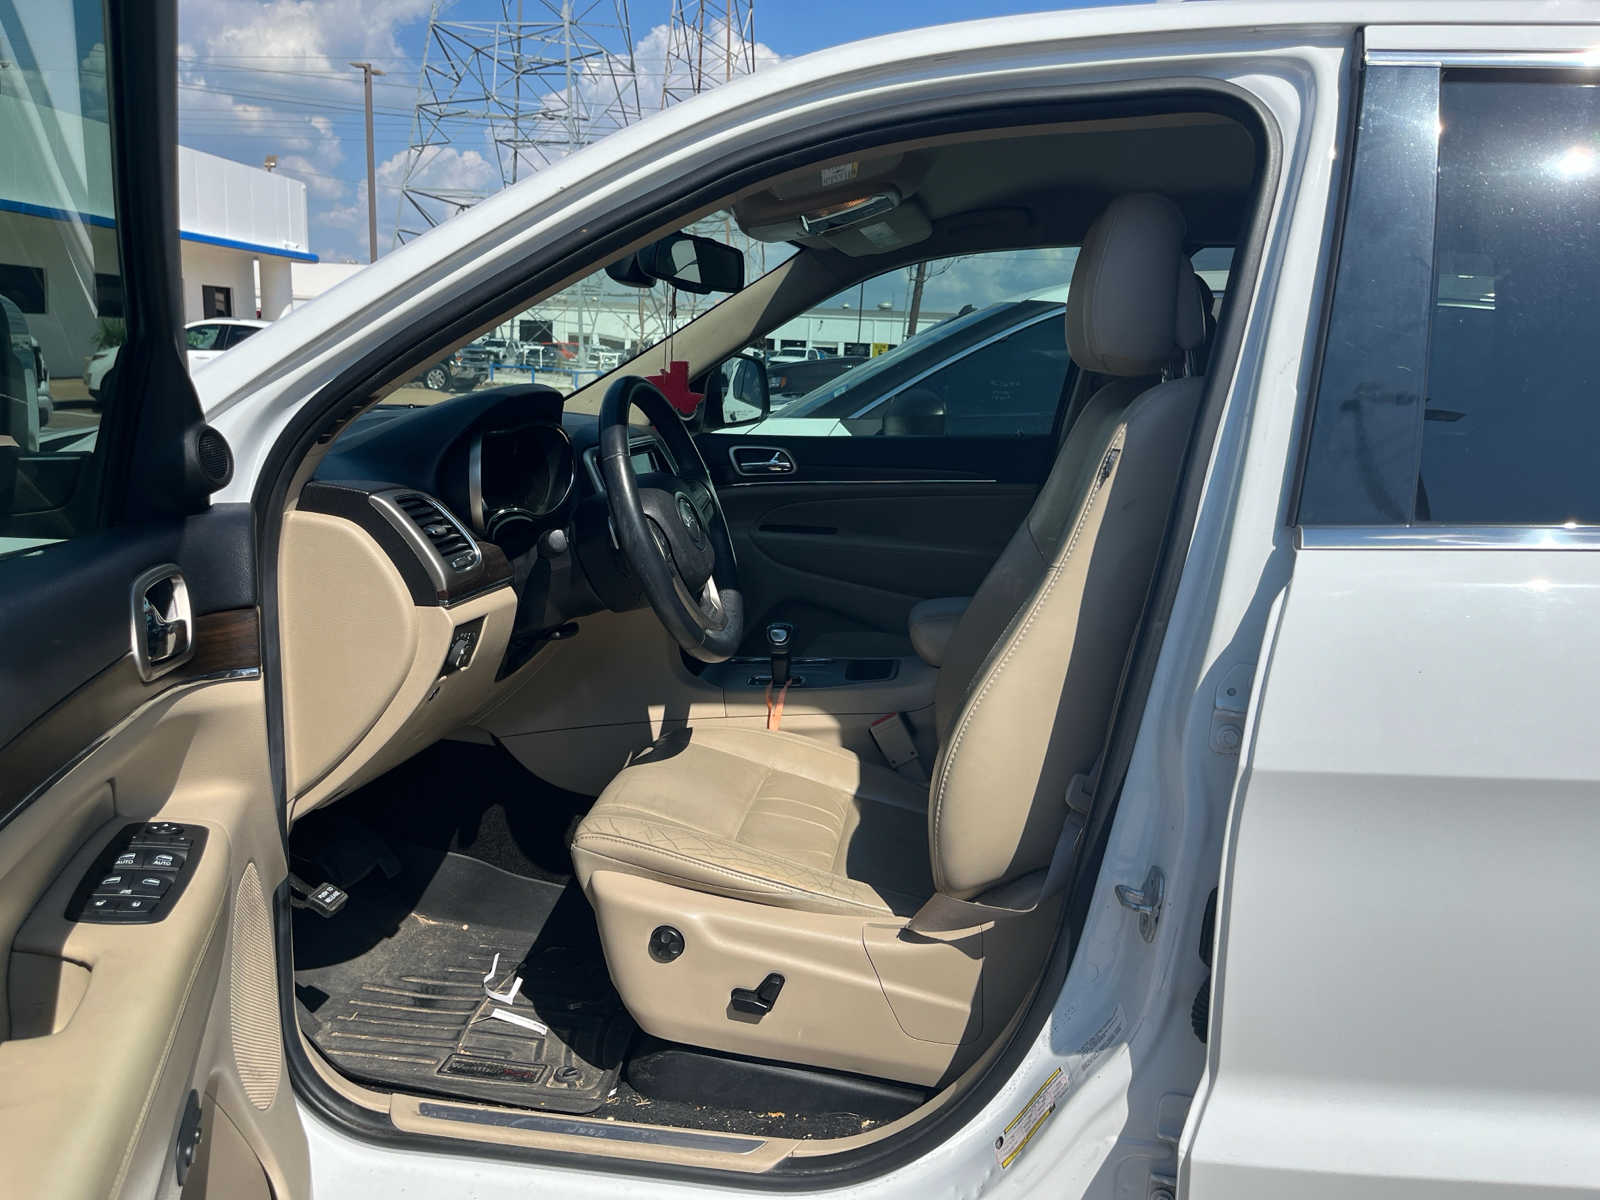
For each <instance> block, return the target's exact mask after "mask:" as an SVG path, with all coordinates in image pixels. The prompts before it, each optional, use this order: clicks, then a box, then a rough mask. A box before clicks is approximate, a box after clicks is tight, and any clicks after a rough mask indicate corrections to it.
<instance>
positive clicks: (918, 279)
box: [906, 260, 928, 337]
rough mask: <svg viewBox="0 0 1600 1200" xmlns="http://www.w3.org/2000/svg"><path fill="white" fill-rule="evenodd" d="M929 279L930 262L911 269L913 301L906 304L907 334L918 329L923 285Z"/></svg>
mask: <svg viewBox="0 0 1600 1200" xmlns="http://www.w3.org/2000/svg"><path fill="white" fill-rule="evenodd" d="M927 281H928V264H927V262H926V260H924V261H923V262H919V263H918V264H917V265H916V266H915V267H913V268H912V271H911V303H910V304H908V305H907V306H906V336H907V337H910V336H911V335H912V334H914V333H915V332H916V331H917V317H918V316H920V315H921V313H922V285H923V284H924V283H926V282H927Z"/></svg>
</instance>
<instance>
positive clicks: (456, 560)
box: [394, 492, 479, 571]
mask: <svg viewBox="0 0 1600 1200" xmlns="http://www.w3.org/2000/svg"><path fill="white" fill-rule="evenodd" d="M394 502H395V504H396V505H397V506H398V507H399V509H400V511H401V512H403V513H405V514H406V516H408V517H410V518H411V519H412V520H413V521H415V522H416V525H417V528H418V529H420V530H422V536H423V537H425V538H427V539H428V541H429V542H430V543H431V544H432V545H433V548H434V549H435V550H436V551H438V553H439V557H440V558H441V559H443V560H444V561H445V562H446V563H447V564H449V566H450V569H451V570H453V571H470V570H471V569H472V568H473V567H475V566H477V565H478V560H479V555H478V548H477V547H476V546H475V545H473V544H472V539H471V538H469V537H467V535H466V531H465V530H463V529H462V528H461V526H459V525H457V524H456V523H455V521H454V520H453V519H452V518H451V517H450V514H449V513H447V512H445V511H444V509H443V508H441V507H440V506H439V505H438V503H436V502H435V501H433V500H431V499H429V498H428V497H427V496H424V495H422V494H421V493H420V492H405V493H402V494H401V495H399V496H396V497H395V498H394Z"/></svg>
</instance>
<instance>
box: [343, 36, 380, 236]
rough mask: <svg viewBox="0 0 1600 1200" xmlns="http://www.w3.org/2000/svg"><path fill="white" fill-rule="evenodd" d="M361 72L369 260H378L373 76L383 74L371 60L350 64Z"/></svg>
mask: <svg viewBox="0 0 1600 1200" xmlns="http://www.w3.org/2000/svg"><path fill="white" fill-rule="evenodd" d="M350 65H351V66H352V67H355V68H356V69H357V70H359V71H360V72H361V79H362V82H363V83H364V84H365V85H366V92H367V261H368V262H377V261H378V166H377V162H376V160H375V159H374V157H373V153H372V77H373V76H374V75H382V74H383V72H382V71H380V70H378V68H377V67H375V66H373V65H372V64H371V63H369V62H353V63H351V64H350Z"/></svg>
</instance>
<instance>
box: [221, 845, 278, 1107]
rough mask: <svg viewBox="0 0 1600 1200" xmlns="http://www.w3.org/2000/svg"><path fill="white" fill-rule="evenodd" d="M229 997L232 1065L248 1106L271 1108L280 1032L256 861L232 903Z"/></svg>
mask: <svg viewBox="0 0 1600 1200" xmlns="http://www.w3.org/2000/svg"><path fill="white" fill-rule="evenodd" d="M230 961H231V966H230V968H229V994H230V1000H231V1004H232V1011H233V1061H234V1065H235V1066H237V1067H238V1069H239V1081H240V1082H241V1083H242V1084H243V1085H244V1094H245V1095H246V1096H248V1097H249V1098H250V1103H251V1104H254V1105H255V1106H256V1107H257V1108H259V1109H268V1108H271V1107H272V1102H273V1101H274V1100H276V1099H277V1097H278V1075H279V1072H280V1070H281V1064H282V1062H283V1034H282V1032H281V1030H280V1028H279V1025H278V996H277V989H276V988H275V987H274V986H273V980H274V977H275V968H274V963H273V958H272V918H271V916H270V915H269V914H268V912H267V902H266V899H265V898H264V897H263V896H262V894H261V876H260V874H259V873H258V872H257V871H256V865H255V863H249V864H247V865H246V866H245V869H244V874H243V875H241V876H240V878H239V891H238V894H237V895H236V896H235V897H234V902H233V956H232V959H231V960H230Z"/></svg>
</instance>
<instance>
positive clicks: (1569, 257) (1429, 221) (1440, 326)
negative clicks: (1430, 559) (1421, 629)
mask: <svg viewBox="0 0 1600 1200" xmlns="http://www.w3.org/2000/svg"><path fill="white" fill-rule="evenodd" d="M1354 169H1355V176H1354V179H1353V182H1352V188H1351V194H1350V201H1349V206H1348V211H1347V215H1346V224H1345V231H1344V240H1343V248H1342V250H1341V255H1340V262H1339V268H1338V276H1337V279H1336V283H1335V290H1334V303H1333V310H1332V316H1331V319H1330V323H1329V328H1328V336H1327V342H1326V347H1325V350H1324V360H1323V369H1322V376H1321V380H1320V383H1319V388H1318V395H1317V401H1316V411H1315V413H1314V414H1313V419H1312V428H1311V436H1310V442H1309V445H1308V456H1307V461H1306V467H1305V476H1304V484H1303V487H1302V491H1301V496H1300V512H1299V520H1300V522H1301V523H1302V524H1306V525H1318V524H1343V525H1406V524H1417V525H1425V524H1429V523H1432V524H1443V525H1512V526H1522V525H1562V524H1567V523H1582V524H1594V523H1600V476H1597V474H1596V472H1595V469H1594V465H1593V463H1594V447H1595V446H1596V445H1597V444H1600V406H1597V405H1596V404H1595V396H1596V394H1597V392H1600V339H1596V338H1595V337H1594V335H1593V328H1592V327H1593V324H1594V316H1593V314H1594V313H1595V311H1596V310H1597V307H1600V272H1597V271H1596V270H1595V266H1594V264H1595V262H1596V261H1597V259H1600V89H1597V88H1596V87H1594V86H1593V84H1592V83H1591V82H1590V81H1589V80H1588V79H1585V78H1583V77H1581V76H1577V77H1575V76H1574V75H1573V74H1572V73H1571V72H1565V71H1555V72H1536V71H1532V70H1517V71H1510V70H1508V71H1489V70H1461V71H1446V72H1444V73H1443V75H1442V76H1441V75H1440V73H1438V72H1437V71H1434V70H1431V69H1428V68H1420V67H1404V68H1384V69H1380V70H1373V71H1369V73H1368V83H1367V87H1366V94H1365V95H1364V97H1363V108H1362V119H1361V127H1360V133H1359V136H1358V141H1357V147H1356V160H1355V168H1354Z"/></svg>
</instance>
